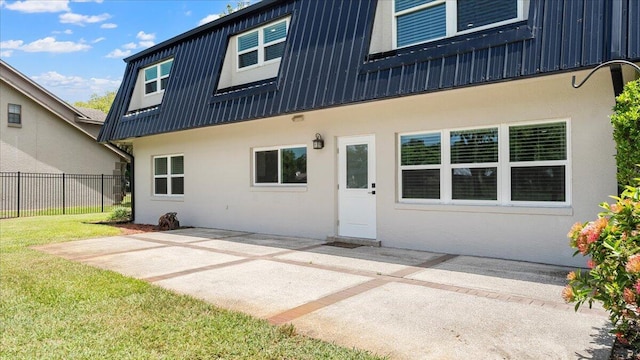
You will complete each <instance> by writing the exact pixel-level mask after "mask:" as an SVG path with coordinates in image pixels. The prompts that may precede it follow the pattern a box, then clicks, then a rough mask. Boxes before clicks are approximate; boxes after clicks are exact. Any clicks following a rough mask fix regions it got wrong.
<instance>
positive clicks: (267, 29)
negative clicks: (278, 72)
mask: <svg viewBox="0 0 640 360" xmlns="http://www.w3.org/2000/svg"><path fill="white" fill-rule="evenodd" d="M288 29H289V19H288V18H287V19H283V20H280V21H277V22H273V23H270V24H267V25H264V26H261V27H259V28H257V29H253V30H251V31H247V32H245V33H242V34H240V35H238V37H237V40H236V41H237V43H236V45H237V51H238V59H237V60H238V61H237V64H238V69H237V70H244V69H251V68H254V67H257V66H262V65H264V64H268V63H270V62H275V61H277V60H279V59H280V58H281V57H282V54H283V53H284V45H285V42H286V40H287V32H288Z"/></svg>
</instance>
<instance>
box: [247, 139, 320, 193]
mask: <svg viewBox="0 0 640 360" xmlns="http://www.w3.org/2000/svg"><path fill="white" fill-rule="evenodd" d="M253 153H254V166H255V169H254V184H256V185H294V184H306V183H307V147H306V146H304V145H299V146H291V147H273V148H262V149H254V151H253Z"/></svg>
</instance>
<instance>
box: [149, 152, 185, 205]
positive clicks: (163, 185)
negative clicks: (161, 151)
mask: <svg viewBox="0 0 640 360" xmlns="http://www.w3.org/2000/svg"><path fill="white" fill-rule="evenodd" d="M153 194H154V195H184V156H183V155H169V156H156V157H154V158H153Z"/></svg>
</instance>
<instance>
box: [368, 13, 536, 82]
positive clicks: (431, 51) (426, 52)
mask: <svg viewBox="0 0 640 360" xmlns="http://www.w3.org/2000/svg"><path fill="white" fill-rule="evenodd" d="M528 39H533V31H532V29H531V27H530V26H528V25H527V21H526V20H523V21H520V22H517V23H514V24H510V25H505V26H504V27H501V28H492V29H488V30H485V31H481V32H478V33H470V34H462V35H457V36H454V37H450V38H444V39H441V40H437V41H432V42H426V43H422V44H419V45H413V46H409V47H404V48H400V49H396V50H391V51H386V52H382V53H377V54H370V55H369V56H368V57H367V58H366V60H365V63H364V64H363V65H362V66H361V67H360V73H361V74H362V73H369V72H375V71H379V70H384V69H389V68H392V67H397V66H404V65H410V64H414V63H418V62H423V61H428V60H432V59H436V58H442V57H447V56H450V55H455V54H462V53H466V52H470V51H477V50H482V49H486V48H490V47H494V46H499V45H504V44H510V43H514V42H518V41H523V40H528Z"/></svg>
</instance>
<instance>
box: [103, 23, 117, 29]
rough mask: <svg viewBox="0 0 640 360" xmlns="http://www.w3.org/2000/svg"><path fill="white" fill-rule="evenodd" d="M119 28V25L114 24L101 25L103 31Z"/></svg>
mask: <svg viewBox="0 0 640 360" xmlns="http://www.w3.org/2000/svg"><path fill="white" fill-rule="evenodd" d="M117 27H118V25H117V24H114V23H104V24H102V25H100V28H101V29H115V28H117Z"/></svg>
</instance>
